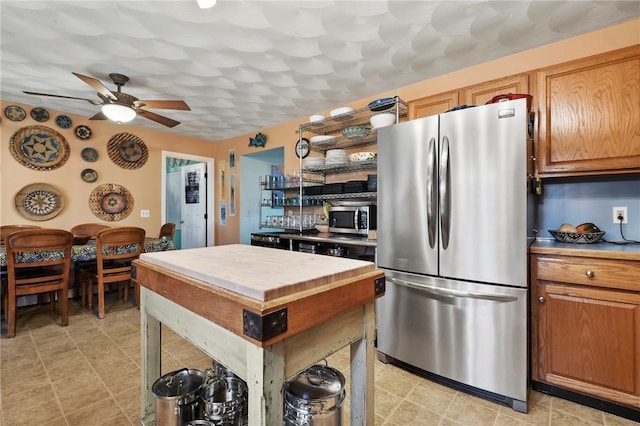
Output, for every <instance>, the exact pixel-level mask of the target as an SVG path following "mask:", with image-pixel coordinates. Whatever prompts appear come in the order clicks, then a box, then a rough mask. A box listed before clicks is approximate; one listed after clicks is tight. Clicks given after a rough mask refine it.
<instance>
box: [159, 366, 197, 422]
mask: <svg viewBox="0 0 640 426" xmlns="http://www.w3.org/2000/svg"><path fill="white" fill-rule="evenodd" d="M204 381H205V374H204V372H202V371H200V370H195V369H190V368H183V369H181V370H176V371H172V372H171V373H168V374H165V375H164V376H162V377H160V378H159V379H158V380H156V381H155V382H154V384H153V386H152V388H151V389H152V391H153V395H154V396H155V398H156V426H183V425H184V424H186V423H188V422H190V421H193V420H198V419H201V418H202V408H201V404H200V398H199V396H200V389H201V388H202V385H203V384H204Z"/></svg>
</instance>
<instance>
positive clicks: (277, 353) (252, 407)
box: [246, 342, 285, 426]
mask: <svg viewBox="0 0 640 426" xmlns="http://www.w3.org/2000/svg"><path fill="white" fill-rule="evenodd" d="M246 347H247V387H248V391H249V424H250V425H251V426H272V425H281V424H282V422H283V407H284V400H283V396H282V392H283V385H284V379H285V372H284V367H285V356H284V347H285V346H284V342H279V343H275V344H273V345H271V346H269V347H267V348H261V347H258V346H255V345H253V344H247V345H246Z"/></svg>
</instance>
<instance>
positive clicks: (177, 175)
mask: <svg viewBox="0 0 640 426" xmlns="http://www.w3.org/2000/svg"><path fill="white" fill-rule="evenodd" d="M162 164H163V167H162V200H161V205H162V215H161V216H162V223H166V222H173V223H175V224H176V233H175V235H174V243H175V245H176V248H178V249H180V248H192V247H207V246H213V245H214V244H215V235H214V231H215V227H214V219H215V215H214V214H213V212H214V207H213V201H214V187H215V185H214V176H215V173H214V164H215V160H214V159H213V158H210V157H201V156H197V155H191V154H184V153H180V152H171V151H162ZM193 164H199V165H198V166H195V168H196V169H199V170H202V173H201V174H200V175H201V176H200V177H199V178H200V182H199V185H200V188H199V197H198V200H200V201H202V204H201V208H202V211H203V213H202V214H199V216H198V218H197V220H198V221H199V222H200V223H198V224H197V225H194V224H193V223H191V222H192V221H193V220H196V218H193V217H191V216H192V215H191V214H190V213H192V212H190V211H185V210H184V209H183V205H186V201H185V200H186V199H185V197H186V195H185V193H184V191H185V188H184V187H185V184H184V179H183V172H182V169H183V168H193V167H192V166H191V165H193ZM185 215H186V216H185ZM202 215H204V217H202ZM185 220H186V221H189V222H190V223H185ZM194 226H195V227H196V228H197V227H200V228H201V229H202V233H201V234H200V238H197V239H196V240H194V239H193V238H191V237H193V236H194V235H196V234H194V233H193V232H189V231H188V230H189V229H194ZM184 231H187V232H184ZM202 235H203V236H204V238H202ZM190 236H191V237H190ZM184 238H186V239H187V240H186V241H185V245H184V246H183V239H184ZM189 238H191V239H189Z"/></svg>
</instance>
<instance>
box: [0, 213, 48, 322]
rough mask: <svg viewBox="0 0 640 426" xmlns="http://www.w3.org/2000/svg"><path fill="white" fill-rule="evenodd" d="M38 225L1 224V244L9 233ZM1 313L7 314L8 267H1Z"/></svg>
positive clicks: (2, 314) (35, 227)
mask: <svg viewBox="0 0 640 426" xmlns="http://www.w3.org/2000/svg"><path fill="white" fill-rule="evenodd" d="M38 228H40V227H39V226H36V225H2V226H0V245H4V240H5V238H6V237H8V236H9V234H11V233H13V232H16V231H24V230H25V229H38ZM0 300H2V304H1V306H0V315H1V316H2V318H4V316H5V315H6V314H7V267H6V266H2V267H0Z"/></svg>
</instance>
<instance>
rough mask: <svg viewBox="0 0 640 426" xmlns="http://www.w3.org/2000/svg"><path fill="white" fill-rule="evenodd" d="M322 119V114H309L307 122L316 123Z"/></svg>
mask: <svg viewBox="0 0 640 426" xmlns="http://www.w3.org/2000/svg"><path fill="white" fill-rule="evenodd" d="M323 121H324V115H322V114H313V115H310V116H309V123H311V124H314V125H318V124H320V123H322V122H323Z"/></svg>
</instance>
